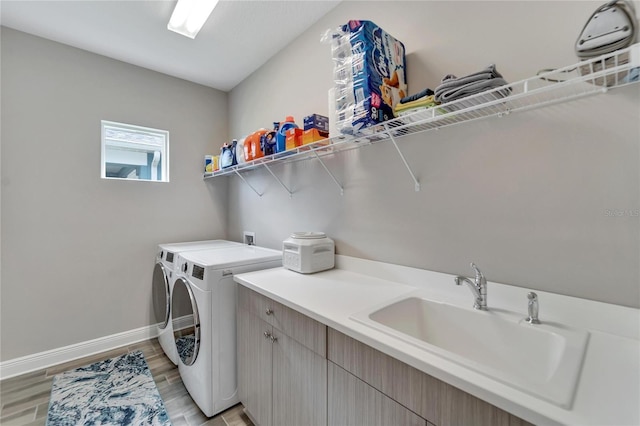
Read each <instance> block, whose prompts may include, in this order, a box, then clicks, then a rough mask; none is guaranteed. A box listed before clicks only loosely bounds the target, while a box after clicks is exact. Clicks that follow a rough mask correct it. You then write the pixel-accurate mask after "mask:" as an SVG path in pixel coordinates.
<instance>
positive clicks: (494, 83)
mask: <svg viewBox="0 0 640 426" xmlns="http://www.w3.org/2000/svg"><path fill="white" fill-rule="evenodd" d="M506 84H507V82H506V81H505V80H504V79H503V78H492V79H491V80H483V81H476V82H474V83H469V84H466V85H464V86H461V87H453V88H451V89H450V90H447V91H444V92H440V97H436V100H437V101H438V102H440V103H445V102H451V101H455V100H457V99H460V98H466V97H467V96H471V95H475V94H478V93H482V92H486V91H487V90H490V89H493V88H496V87H500V86H505V85H506ZM510 92H511V88H510V87H505V88H504V89H502V90H497V91H496V92H494V94H495V95H496V99H497V98H504V97H505V96H508V95H509V93H510Z"/></svg>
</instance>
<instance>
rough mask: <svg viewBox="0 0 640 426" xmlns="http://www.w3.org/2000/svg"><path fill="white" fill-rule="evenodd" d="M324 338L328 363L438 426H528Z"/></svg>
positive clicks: (399, 365) (385, 359)
mask: <svg viewBox="0 0 640 426" xmlns="http://www.w3.org/2000/svg"><path fill="white" fill-rule="evenodd" d="M327 335H328V337H327V339H328V342H327V358H328V359H329V361H332V362H334V363H335V364H337V365H338V366H340V367H342V368H344V369H345V370H346V371H348V372H350V373H351V374H353V375H354V376H356V377H358V378H360V379H361V380H363V381H364V382H366V383H368V384H369V385H371V386H373V387H374V388H376V389H378V390H380V391H381V392H382V393H384V394H385V395H387V396H389V397H390V398H392V399H393V400H395V401H398V402H399V403H400V404H402V405H404V406H405V407H407V408H409V409H410V410H412V411H414V412H416V413H418V414H419V415H420V416H422V417H424V418H425V419H427V420H428V421H430V422H432V423H434V424H436V425H438V426H447V425H466V424H473V425H477V426H485V425H486V426H497V425H504V426H513V425H522V426H526V425H530V423H528V422H526V421H524V420H522V419H520V418H518V417H516V416H513V415H511V414H509V413H507V412H506V411H503V410H501V409H499V408H497V407H495V406H493V405H491V404H489V403H488V402H485V401H483V400H481V399H478V398H476V397H474V396H473V395H470V394H468V393H466V392H464V391H462V390H460V389H458V388H456V387H454V386H451V385H449V384H447V383H445V382H443V381H441V380H438V379H436V378H434V377H432V376H430V375H428V374H425V373H423V372H422V371H420V370H417V369H415V368H413V367H411V366H410V365H407V364H405V363H403V362H402V361H399V360H397V359H395V358H392V357H390V356H388V355H386V354H384V353H382V352H380V351H378V350H376V349H374V348H372V347H370V346H367V345H365V344H364V343H362V342H360V341H358V340H355V339H353V338H351V337H349V336H347V335H345V334H343V333H340V332H339V331H336V330H334V329H331V328H330V329H329V330H328V332H327Z"/></svg>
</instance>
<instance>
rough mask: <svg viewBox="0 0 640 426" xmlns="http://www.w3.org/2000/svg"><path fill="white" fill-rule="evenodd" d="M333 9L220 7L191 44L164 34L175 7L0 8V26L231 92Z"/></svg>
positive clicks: (14, 2)
mask: <svg viewBox="0 0 640 426" xmlns="http://www.w3.org/2000/svg"><path fill="white" fill-rule="evenodd" d="M339 2H340V0H337V1H336V0H320V1H311V0H284V1H273V0H255V1H247V0H221V1H220V3H218V5H217V6H216V8H215V9H214V10H213V13H212V14H211V16H210V17H209V19H208V20H207V22H206V23H205V25H204V27H203V28H202V30H201V31H200V33H199V34H198V36H197V37H196V38H195V39H194V40H192V39H190V38H187V37H184V36H182V35H179V34H177V33H174V32H172V31H169V30H167V23H168V22H169V18H170V17H171V13H172V12H173V8H174V6H175V3H176V1H175V0H166V1H165V0H145V1H135V0H119V1H118V0H115V1H114V0H110V1H95V0H83V1H78V0H72V1H55V0H54V1H51V0H48V1H31V0H1V1H0V23H1V24H2V25H4V26H6V27H9V28H13V29H16V30H20V31H24V32H27V33H30V34H34V35H37V36H40V37H44V38H47V39H50V40H54V41H57V42H60V43H64V44H68V45H70V46H74V47H78V48H80V49H84V50H88V51H90V52H95V53H98V54H100V55H104V56H108V57H110V58H114V59H118V60H120V61H124V62H129V63H131V64H134V65H138V66H141V67H144V68H148V69H151V70H154V71H159V72H162V73H164V74H169V75H172V76H175V77H179V78H182V79H185V80H189V81H193V82H196V83H200V84H203V85H206V86H209V87H213V88H216V89H220V90H223V91H229V90H231V89H232V88H233V87H234V86H235V85H237V84H238V83H240V82H241V81H242V80H244V79H245V78H246V77H248V76H249V75H250V74H251V73H252V72H253V71H255V70H256V69H258V68H259V67H260V66H261V65H262V64H264V63H265V62H266V61H267V60H268V59H269V58H270V57H272V56H273V55H274V54H276V53H277V52H278V51H280V50H281V49H282V48H284V47H285V46H287V45H288V44H289V43H290V42H291V41H293V40H294V39H295V38H296V37H297V36H298V35H300V34H302V33H303V32H304V31H305V30H306V29H307V28H308V27H309V26H310V25H311V24H313V23H315V22H316V21H317V20H318V19H320V18H321V17H322V16H324V15H325V14H326V13H327V12H329V11H330V10H331V9H333V8H334V7H335V6H336V5H338V3H339ZM318 38H320V34H318Z"/></svg>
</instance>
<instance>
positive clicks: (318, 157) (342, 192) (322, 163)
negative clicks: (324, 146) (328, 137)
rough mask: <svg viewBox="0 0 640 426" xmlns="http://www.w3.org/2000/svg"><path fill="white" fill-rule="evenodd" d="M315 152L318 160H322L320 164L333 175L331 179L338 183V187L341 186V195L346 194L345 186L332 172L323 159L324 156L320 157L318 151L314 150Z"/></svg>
mask: <svg viewBox="0 0 640 426" xmlns="http://www.w3.org/2000/svg"><path fill="white" fill-rule="evenodd" d="M313 154H314V155H315V156H316V158H317V159H318V161H319V162H320V164H321V165H322V167H323V168H324V170H325V171H326V172H327V173H328V174H329V176H331V179H333V181H334V182H335V183H336V185H338V188H340V195H344V188H343V186H342V184H341V183H340V182H339V181H338V179H336V177H335V176H334V175H333V173H331V171H330V170H329V168H328V167H327V166H326V165H325V164H324V161H322V158H320V156H319V155H318V153H317V152H316V151H313Z"/></svg>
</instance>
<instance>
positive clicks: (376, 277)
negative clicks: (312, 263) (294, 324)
mask: <svg viewBox="0 0 640 426" xmlns="http://www.w3.org/2000/svg"><path fill="white" fill-rule="evenodd" d="M483 272H485V274H486V273H487V271H483ZM453 277H454V276H453V275H449V274H442V273H437V272H431V271H425V270H421V269H416V268H409V267H403V266H398V265H391V264H385V263H380V262H373V261H367V260H362V259H357V258H351V257H346V256H336V269H332V270H329V271H324V272H319V273H316V274H309V275H304V274H299V273H296V272H293V271H290V270H287V269H284V268H275V269H268V270H264V271H257V272H250V273H245V274H239V275H237V276H235V280H236V281H237V282H238V283H240V284H242V285H245V286H246V287H249V288H251V289H253V290H255V291H257V292H258V293H261V294H263V295H265V296H267V297H270V298H272V299H274V300H276V301H278V302H280V303H282V304H284V305H286V306H288V307H290V308H292V309H295V310H297V311H299V312H301V313H303V314H305V315H307V316H309V317H311V318H313V319H315V320H316V321H319V322H321V323H323V324H325V325H327V326H329V327H331V328H334V329H336V330H338V331H340V332H342V333H344V334H346V335H348V336H350V337H353V338H354V339H357V340H359V341H361V342H363V343H366V344H367V345H369V346H371V347H373V348H375V349H377V350H379V351H381V352H383V353H385V354H387V355H390V356H392V357H394V358H397V359H399V360H401V361H403V362H405V363H407V364H409V365H411V366H413V367H415V368H417V369H418V370H421V371H423V372H425V373H427V374H429V375H431V376H433V377H436V378H438V379H440V380H442V381H444V382H446V383H449V384H451V385H453V386H455V387H457V388H459V389H462V390H464V391H465V392H468V393H470V394H472V395H474V396H476V397H478V398H480V399H482V400H485V401H487V402H489V403H491V404H493V405H495V406H497V407H499V408H501V409H503V410H505V411H508V412H510V413H512V414H514V415H516V416H518V417H521V418H523V419H525V420H527V421H529V422H532V423H534V424H537V425H544V424H572V425H587V424H593V425H627V424H628V425H638V424H640V403H639V401H640V310H638V309H632V308H628V307H623V306H618V305H612V304H607V303H601V302H594V301H590V300H585V299H579V298H575V297H569V296H562V295H558V294H553V293H547V292H542V291H536V293H537V294H538V299H539V301H540V320H541V321H543V322H544V321H547V322H556V323H561V324H564V325H568V326H572V327H575V328H578V329H585V330H587V331H589V333H590V336H589V341H588V343H587V348H586V353H585V358H584V361H583V367H582V371H581V375H580V378H579V381H578V384H577V389H576V393H575V398H574V402H573V406H572V408H571V409H570V410H568V409H564V408H562V407H559V406H556V405H554V404H552V403H549V402H546V401H544V400H541V399H538V398H536V397H534V396H532V395H530V394H528V393H525V392H522V391H519V390H517V389H515V388H513V387H510V386H508V385H506V384H503V383H501V382H499V381H496V380H493V379H491V378H489V377H486V376H484V375H482V374H479V373H477V372H475V371H473V370H471V369H468V368H466V367H464V366H461V365H459V364H456V363H453V362H451V361H449V360H447V359H445V358H442V357H440V356H438V355H436V354H432V353H428V352H425V351H424V350H422V349H419V348H417V347H416V346H414V345H411V344H409V343H407V342H405V341H403V340H401V339H400V338H397V337H394V336H392V335H390V334H388V333H384V332H382V331H379V330H376V329H374V328H371V327H369V326H367V325H365V324H362V323H360V322H358V321H355V320H354V319H352V318H351V317H352V316H353V315H354V314H357V313H358V312H361V311H363V310H366V309H370V308H372V307H374V306H380V305H382V304H386V303H388V302H390V301H392V300H394V299H401V298H404V297H406V296H408V295H410V294H411V295H420V296H428V297H429V298H431V299H434V300H440V301H443V302H447V303H451V304H454V305H458V306H467V305H468V306H471V305H472V304H473V298H472V295H471V293H470V292H469V289H467V288H462V287H458V286H455V285H454V284H453ZM528 291H530V290H529V289H525V288H519V287H514V286H509V285H504V284H498V283H494V282H489V283H488V306H489V309H491V308H494V309H504V310H509V311H513V312H522V315H523V316H526V312H527V297H526V295H527V293H528ZM470 326H471V325H470Z"/></svg>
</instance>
